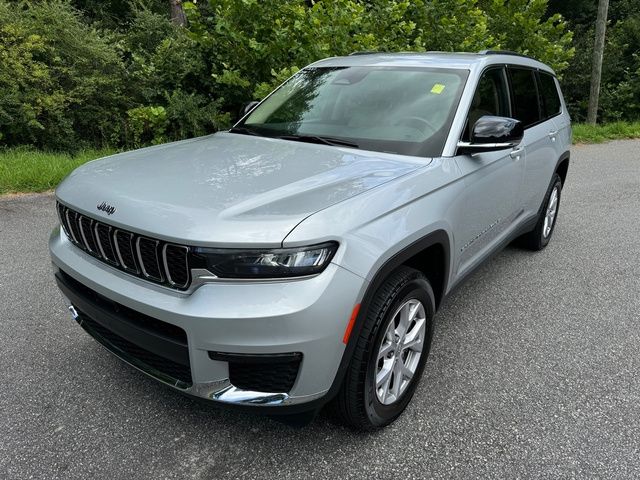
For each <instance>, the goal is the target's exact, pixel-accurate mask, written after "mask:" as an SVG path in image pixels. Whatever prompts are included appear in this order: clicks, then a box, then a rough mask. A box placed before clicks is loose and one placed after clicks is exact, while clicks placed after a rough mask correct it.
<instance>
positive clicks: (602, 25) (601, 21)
mask: <svg viewBox="0 0 640 480" xmlns="http://www.w3.org/2000/svg"><path fill="white" fill-rule="evenodd" d="M608 9H609V0H600V1H599V2H598V18H597V19H596V40H595V44H594V47H593V64H592V67H591V88H590V89H589V110H588V112H587V123H589V124H590V125H595V124H596V120H597V118H598V99H599V97H600V80H601V78H602V56H603V55H604V35H605V31H606V29H607V10H608Z"/></svg>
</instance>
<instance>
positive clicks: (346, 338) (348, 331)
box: [342, 303, 360, 345]
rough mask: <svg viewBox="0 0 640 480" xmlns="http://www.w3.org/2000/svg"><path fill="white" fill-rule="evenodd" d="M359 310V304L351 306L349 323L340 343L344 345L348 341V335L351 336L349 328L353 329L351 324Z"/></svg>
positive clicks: (353, 322) (354, 321)
mask: <svg viewBox="0 0 640 480" xmlns="http://www.w3.org/2000/svg"><path fill="white" fill-rule="evenodd" d="M359 311H360V304H359V303H356V306H355V307H353V312H351V318H350V319H349V324H348V325H347V329H346V330H345V331H344V337H342V343H344V344H345V345H346V344H347V342H348V341H349V337H350V336H351V330H353V325H354V324H355V323H356V318H357V317H358V312H359Z"/></svg>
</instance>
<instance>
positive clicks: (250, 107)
mask: <svg viewBox="0 0 640 480" xmlns="http://www.w3.org/2000/svg"><path fill="white" fill-rule="evenodd" d="M259 103H260V102H258V101H257V100H253V101H252V102H247V103H245V104H244V105H242V108H241V109H240V118H242V117H244V116H245V115H246V114H248V113H249V112H250V111H251V110H253V109H254V108H256V106H257V105H258V104H259Z"/></svg>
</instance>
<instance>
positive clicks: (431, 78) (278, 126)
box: [231, 67, 468, 157]
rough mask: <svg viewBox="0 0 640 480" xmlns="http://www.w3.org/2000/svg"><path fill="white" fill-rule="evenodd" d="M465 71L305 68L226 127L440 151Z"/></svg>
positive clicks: (420, 152)
mask: <svg viewBox="0 0 640 480" xmlns="http://www.w3.org/2000/svg"><path fill="white" fill-rule="evenodd" d="M467 75H468V71H466V70H456V69H443V68H422V67H420V68H413V67H412V68H406V67H323V68H306V69H304V70H301V71H300V72H298V74H296V75H295V76H294V77H292V78H291V79H289V80H288V81H287V82H285V83H284V84H283V85H282V86H281V87H280V88H279V89H277V90H276V91H275V92H274V93H273V94H272V95H271V96H269V97H268V98H267V99H266V100H265V101H264V102H262V103H261V104H260V105H259V106H258V107H257V108H256V109H255V110H253V111H252V112H251V113H250V114H249V115H248V116H247V118H245V119H244V121H242V122H241V123H239V124H238V125H236V127H235V128H234V129H232V130H231V131H232V132H233V131H236V132H238V133H245V134H257V135H262V136H268V137H284V138H286V139H289V140H300V141H313V142H315V143H328V144H334V145H346V146H352V147H357V148H362V149H365V150H375V151H380V152H391V153H399V154H403V155H416V156H429V157H432V156H438V155H441V153H442V149H443V147H444V143H445V141H446V138H447V134H448V132H449V128H450V127H451V122H452V121H453V116H454V114H455V110H456V107H457V105H458V101H459V99H460V95H461V93H462V89H463V87H464V83H465V81H466V78H467Z"/></svg>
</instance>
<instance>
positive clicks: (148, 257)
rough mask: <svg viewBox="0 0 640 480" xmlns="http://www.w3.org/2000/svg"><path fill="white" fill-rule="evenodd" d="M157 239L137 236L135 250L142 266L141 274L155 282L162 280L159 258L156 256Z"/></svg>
mask: <svg viewBox="0 0 640 480" xmlns="http://www.w3.org/2000/svg"><path fill="white" fill-rule="evenodd" d="M159 243H160V242H159V241H158V240H153V239H151V238H146V237H138V240H137V241H136V252H137V253H138V262H139V263H140V267H141V268H142V274H143V275H144V276H145V277H146V278H149V279H151V280H154V281H156V282H163V281H164V278H163V276H162V270H161V269H160V259H159V258H158V244H159Z"/></svg>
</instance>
